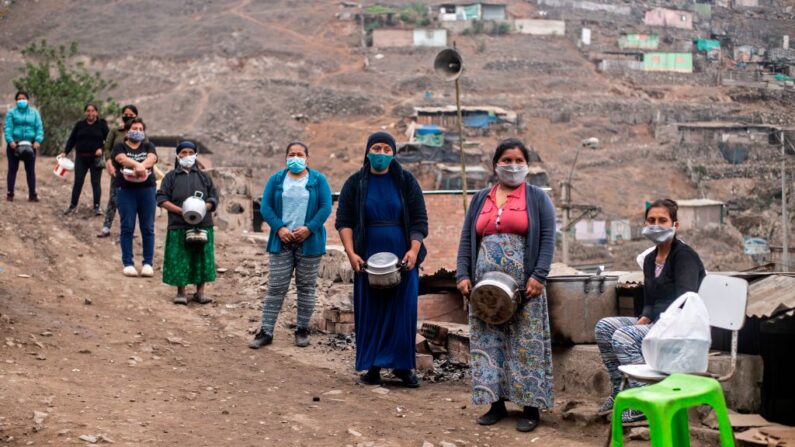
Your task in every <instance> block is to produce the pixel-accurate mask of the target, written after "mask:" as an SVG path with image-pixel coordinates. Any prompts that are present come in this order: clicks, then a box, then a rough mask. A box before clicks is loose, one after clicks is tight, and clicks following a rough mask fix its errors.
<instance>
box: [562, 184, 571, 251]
mask: <svg viewBox="0 0 795 447" xmlns="http://www.w3.org/2000/svg"><path fill="white" fill-rule="evenodd" d="M570 187H571V184H570V183H569V182H562V183H561V184H560V201H561V206H562V208H563V227H562V228H561V230H562V237H561V242H562V244H561V245H562V246H563V247H562V248H563V263H564V264H566V265H569V221H570V220H571V215H570V213H571V189H570Z"/></svg>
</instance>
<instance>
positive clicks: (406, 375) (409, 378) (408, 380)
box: [392, 369, 420, 388]
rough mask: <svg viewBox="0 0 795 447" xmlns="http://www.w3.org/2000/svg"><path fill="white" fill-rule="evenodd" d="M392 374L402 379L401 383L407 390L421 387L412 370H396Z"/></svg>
mask: <svg viewBox="0 0 795 447" xmlns="http://www.w3.org/2000/svg"><path fill="white" fill-rule="evenodd" d="M392 374H394V376H395V377H397V378H398V379H400V382H401V383H402V384H403V386H405V387H406V388H419V387H420V379H419V378H418V377H417V375H416V374H414V373H413V372H412V371H411V370H410V369H395V370H392Z"/></svg>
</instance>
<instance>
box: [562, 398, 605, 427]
mask: <svg viewBox="0 0 795 447" xmlns="http://www.w3.org/2000/svg"><path fill="white" fill-rule="evenodd" d="M598 411H599V408H598V406H597V405H595V404H592V403H591V404H589V403H586V402H584V401H581V400H570V401H568V402H566V404H565V405H564V406H563V413H562V416H563V420H565V421H571V422H575V423H576V424H577V425H579V426H581V427H585V426H588V425H593V424H601V423H602V419H603V418H602V416H600V415H599V414H598Z"/></svg>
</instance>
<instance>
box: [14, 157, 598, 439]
mask: <svg viewBox="0 0 795 447" xmlns="http://www.w3.org/2000/svg"><path fill="white" fill-rule="evenodd" d="M53 164H54V161H53V160H52V159H40V160H39V169H38V172H39V181H40V195H41V198H42V202H41V203H38V204H33V203H28V202H27V201H25V200H24V198H25V197H26V190H25V186H24V185H18V190H17V201H15V202H13V203H8V202H5V201H4V202H2V205H0V210H2V211H1V212H0V240H1V241H2V244H0V267H2V268H3V270H4V271H3V272H2V273H0V316H1V318H0V333H1V334H2V341H3V345H2V349H0V405H1V406H2V409H1V410H0V439H2V440H3V441H5V442H6V443H7V444H8V445H85V444H87V442H86V441H84V440H81V439H79V437H80V436H83V435H92V436H100V435H101V436H105V437H106V438H107V439H110V440H112V441H113V442H115V444H116V445H182V446H220V445H251V446H262V445H322V446H325V445H329V446H336V445H361V446H366V445H378V446H404V445H408V446H421V445H423V443H424V442H425V441H427V442H430V443H432V444H434V445H436V446H438V445H450V444H442V442H448V443H455V444H456V445H458V446H475V445H478V446H489V445H491V446H496V445H500V446H508V445H528V444H533V445H551V444H553V443H554V444H555V445H558V446H564V445H565V446H592V445H594V446H595V445H600V442H601V441H600V439H599V438H598V435H600V434H601V433H603V430H604V428H605V427H603V426H597V427H591V428H588V429H582V428H579V427H577V426H575V425H574V424H573V423H570V422H566V421H563V420H561V418H560V417H559V416H558V415H557V413H555V414H552V415H549V414H545V415H544V419H543V421H544V425H542V426H541V427H540V428H539V429H538V430H537V431H536V432H534V433H532V434H529V435H527V434H520V433H518V432H516V431H515V430H514V428H513V422H512V421H510V420H506V421H503V422H502V423H500V424H498V425H496V426H494V427H491V428H484V427H480V426H477V425H476V424H475V423H474V420H475V418H476V417H477V416H478V415H479V414H480V413H482V412H483V411H484V409H483V408H476V407H474V406H473V405H472V404H471V403H470V400H469V388H468V384H467V383H461V382H457V383H443V384H431V383H426V384H424V386H423V387H421V388H420V389H418V390H406V389H403V388H399V387H394V386H386V387H385V389H381V390H384V391H383V394H379V393H378V392H375V391H374V389H373V388H371V387H364V386H361V385H358V384H356V383H355V380H354V379H355V375H354V371H353V367H352V364H353V361H352V360H353V351H352V350H348V351H334V352H327V351H328V348H327V347H324V346H321V343H318V342H319V341H320V340H321V339H322V337H323V336H322V335H313V342H314V343H313V345H312V346H311V347H310V348H307V349H303V350H301V349H299V348H296V347H294V346H293V345H292V336H291V334H290V333H288V332H287V330H286V329H280V331H279V332H277V338H276V342H275V344H274V345H273V346H270V347H268V348H265V349H262V350H259V351H251V350H249V349H248V348H247V347H246V344H247V342H248V337H249V335H248V333H247V329H248V328H250V327H251V326H255V325H256V324H257V323H256V322H257V321H258V318H259V310H258V309H257V308H256V303H258V302H259V300H260V296H257V295H254V296H246V293H244V291H242V290H241V287H240V279H239V277H238V276H236V275H233V273H232V270H233V269H234V268H235V266H236V265H238V264H239V263H241V262H242V261H243V260H244V259H247V260H248V262H251V263H262V262H264V259H265V257H264V256H262V255H261V254H258V253H261V249H260V248H259V247H257V246H255V245H253V244H251V243H250V242H248V241H247V240H246V239H245V238H244V237H242V236H241V235H240V234H237V233H223V232H219V234H218V237H217V240H218V244H217V245H218V253H217V256H218V264H219V267H225V268H228V269H229V271H228V272H227V273H225V274H222V275H219V279H218V281H217V282H216V283H215V284H214V285H213V286H212V287H211V288H210V289H209V291H210V292H211V293H212V296H213V297H215V298H216V303H214V304H212V305H210V306H205V307H199V306H198V305H191V306H189V307H178V306H175V305H173V304H171V302H170V299H171V296H172V294H173V292H174V291H173V290H172V289H171V288H169V287H167V286H164V285H163V284H162V283H161V282H160V280H159V268H157V273H158V275H156V277H155V278H153V279H142V278H141V279H139V278H132V279H130V278H125V277H123V276H122V275H121V264H120V261H119V256H120V255H119V248H118V245H116V244H115V242H114V239H115V235H116V234H117V230H118V223H117V224H116V226H115V227H114V237H112V238H110V239H104V240H103V239H97V238H95V236H94V233H95V231H96V230H97V229H98V228H99V226H100V224H101V218H97V217H91V216H89V213H88V208H87V206H86V205H85V202H86V201H87V199H89V191H88V187H86V191H85V193H84V195H83V197H82V199H83V205H81V211H80V212H79V213H78V215H77V216H74V217H71V216H70V217H67V218H64V217H63V216H62V214H61V212H62V210H63V208H64V206H65V204H66V202H65V200H67V197H68V193H69V190H70V187H71V183H70V181H64V180H60V179H57V178H55V177H54V176H53V175H51V174H50V173H49V169H50V167H51V165H53ZM0 166H2V167H0V177H2V178H5V160H2V162H1V163H0ZM23 180H24V177H23ZM117 222H118V221H117ZM164 224H165V219H163V218H162V217H160V218H158V221H157V227H158V230H157V231H158V232H157V238H158V239H157V251H156V264H158V266H157V267H159V258H160V257H161V255H162V244H163V240H164V236H163V235H164ZM139 240H140V239H137V240H136V241H139ZM139 253H140V251H139V249H137V248H136V254H137V255H138V254H139ZM138 259H139V262H140V257H138ZM316 398H319V400H317V399H316ZM559 401H561V402H562V401H563V400H562V399H559ZM34 412H40V413H35V416H36V417H35V419H36V420H35V421H34ZM45 413H46V414H45ZM87 439H90V438H87ZM99 441H100V442H102V438H100V439H99Z"/></svg>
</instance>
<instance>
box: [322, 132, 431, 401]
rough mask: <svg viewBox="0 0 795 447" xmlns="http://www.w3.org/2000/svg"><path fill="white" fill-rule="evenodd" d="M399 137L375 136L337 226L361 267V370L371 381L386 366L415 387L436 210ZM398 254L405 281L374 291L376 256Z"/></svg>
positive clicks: (346, 189)
mask: <svg viewBox="0 0 795 447" xmlns="http://www.w3.org/2000/svg"><path fill="white" fill-rule="evenodd" d="M394 153H395V139H394V138H392V136H391V135H389V134H388V133H385V132H377V133H374V134H373V135H371V136H370V138H368V140H367V155H366V157H365V160H364V165H363V167H362V169H361V170H359V171H358V172H357V173H355V174H353V175H352V176H350V177H349V178H348V180H347V181H346V182H345V185H344V186H343V188H342V192H341V193H340V198H339V205H338V207H337V218H336V224H335V226H336V228H337V230H338V231H339V232H340V239H341V240H342V244H343V246H344V247H345V252H346V254H347V255H348V260H349V261H350V263H351V267H353V269H354V271H355V272H356V275H355V279H354V289H353V290H354V292H353V302H354V313H355V323H356V370H357V371H367V372H366V373H365V374H363V375H362V376H361V378H360V381H361V382H362V383H365V384H371V385H375V384H379V383H381V369H384V368H386V369H392V373H393V374H394V375H395V377H397V378H398V379H400V380H401V382H402V383H403V384H404V385H406V386H409V387H417V386H419V380H418V379H417V376H416V375H415V374H414V372H413V370H414V367H415V351H414V345H415V333H416V330H417V295H418V293H419V273H418V268H419V265H420V264H421V263H422V261H423V259H424V258H425V247H424V245H423V243H422V241H423V239H424V238H425V237H426V236H427V235H428V213H427V210H426V209H425V201H424V199H423V196H422V190H421V189H420V186H419V184H418V183H417V180H416V179H415V178H414V176H413V175H412V174H411V173H410V172H408V171H405V170H403V168H402V167H401V166H400V164H399V163H398V162H397V161H396V160H395V159H394ZM380 252H389V253H393V254H394V255H396V256H397V257H398V259H400V260H401V262H403V263H404V264H405V265H406V271H403V272H402V273H401V282H400V285H399V286H397V287H395V288H391V289H373V288H372V287H370V286H369V283H368V280H367V275H366V274H364V273H363V271H362V267H363V265H364V261H365V260H366V259H368V258H369V257H370V256H372V255H373V254H375V253H380Z"/></svg>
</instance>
